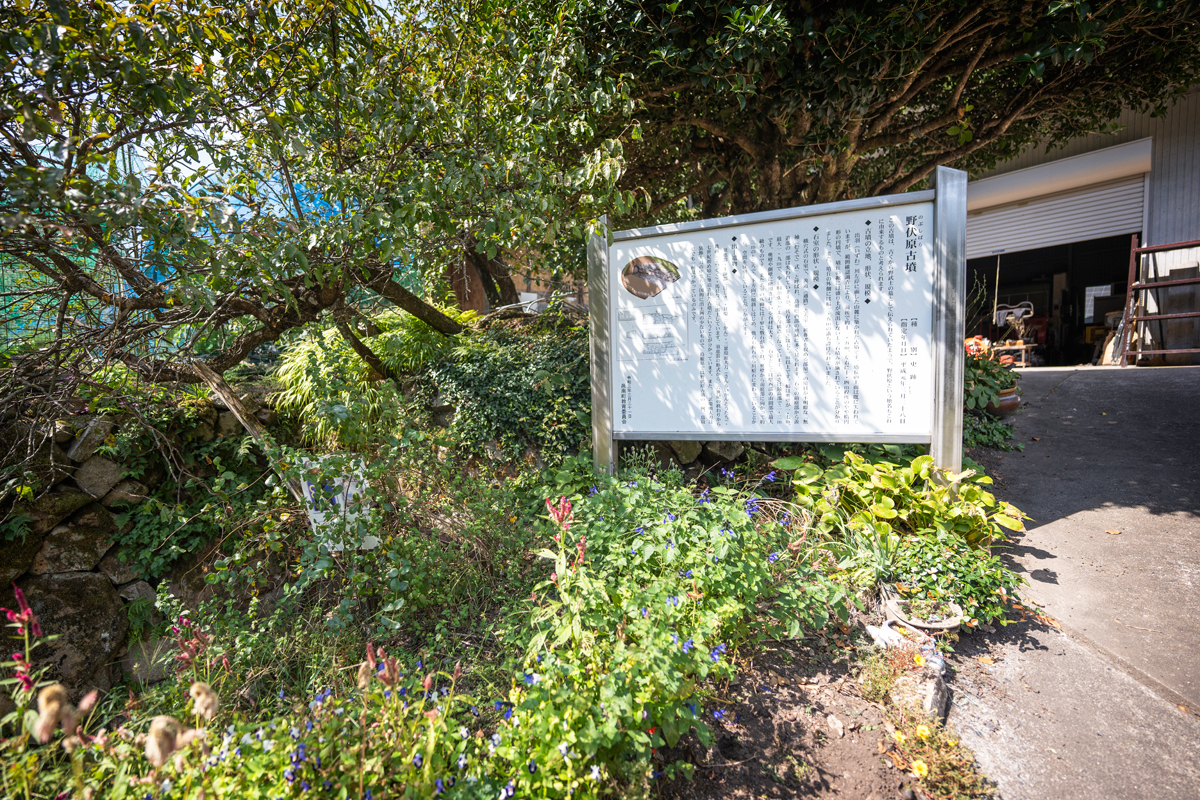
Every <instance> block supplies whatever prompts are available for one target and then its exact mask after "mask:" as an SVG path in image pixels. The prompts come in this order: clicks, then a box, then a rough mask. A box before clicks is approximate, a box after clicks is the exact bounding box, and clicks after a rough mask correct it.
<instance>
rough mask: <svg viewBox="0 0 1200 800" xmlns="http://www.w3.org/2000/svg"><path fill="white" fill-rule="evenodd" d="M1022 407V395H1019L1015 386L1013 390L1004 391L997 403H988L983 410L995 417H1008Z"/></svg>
mask: <svg viewBox="0 0 1200 800" xmlns="http://www.w3.org/2000/svg"><path fill="white" fill-rule="evenodd" d="M1020 406H1021V395H1019V394H1017V387H1015V386H1014V387H1012V388H1011V389H1004V390H1002V391H1001V392H1000V394H999V397H998V398H997V399H996V402H994V403H988V404H987V405H986V406H984V409H983V410H984V411H986V412H988V413H989V414H991V415H992V416H994V417H1007V416H1008V415H1009V414H1011V413H1013V412H1014V411H1016V410H1017V409H1018V408H1019V407H1020Z"/></svg>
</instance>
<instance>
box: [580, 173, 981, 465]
mask: <svg viewBox="0 0 1200 800" xmlns="http://www.w3.org/2000/svg"><path fill="white" fill-rule="evenodd" d="M930 201H932V202H933V207H934V211H933V225H932V229H933V260H934V275H933V309H932V311H933V320H932V324H933V330H932V337H931V338H932V342H933V352H932V357H933V364H932V366H933V370H932V379H933V387H932V397H933V416H932V426H931V431H930V435H929V436H924V435H920V436H913V435H890V434H854V433H849V434H837V433H829V434H826V433H801V432H796V433H777V432H773V433H766V432H754V431H743V432H737V431H731V432H724V433H695V432H679V433H678V434H672V435H671V436H670V437H669V438H667V437H663V438H647V437H645V436H643V435H635V436H629V435H627V434H617V435H614V430H613V427H614V426H613V396H612V361H613V346H612V331H611V330H610V329H609V324H610V323H609V320H610V313H609V312H610V308H611V303H612V302H613V298H612V297H610V295H609V288H610V286H611V281H610V277H611V276H610V274H609V273H610V269H611V265H610V264H609V246H610V245H611V244H612V243H613V242H618V241H623V240H635V239H649V238H653V237H659V236H666V235H670V234H675V233H684V232H691V231H707V230H715V229H721V228H736V227H740V226H744V225H753V224H759V223H764V222H781V221H785V220H795V219H804V218H811V217H820V216H825V215H829V214H840V213H844V212H847V211H860V210H864V209H877V208H887V207H889V206H900V205H909V204H913V203H928V202H930ZM966 239H967V173H965V172H963V171H961V170H956V169H951V168H949V167H938V168H937V170H936V172H935V173H934V176H933V188H932V189H930V190H926V191H921V192H906V193H903V194H892V195H882V196H879V197H867V198H862V199H859V200H843V201H840V202H836V203H822V204H819V205H812V206H803V207H799V208H785V209H779V210H777V211H764V212H759V213H755V214H742V215H738V216H733V217H719V218H715V219H703V220H697V221H695V222H684V223H678V224H672V225H658V226H653V227H647V228H636V229H632V230H625V231H616V232H612V231H610V230H609V227H608V218H607V216H604V217H601V218H600V220H599V225H598V226H597V227H596V229H595V230H594V231H593V233H592V235H591V236H590V237H589V238H588V244H587V261H588V316H589V322H590V351H591V382H592V455H593V458H594V460H595V464H596V468H597V469H598V470H600V471H603V472H607V473H609V474H615V472H616V467H617V445H616V443H617V441H619V440H621V441H631V440H632V441H682V440H695V441H776V442H847V443H850V442H862V443H894V444H928V445H929V452H930V455H932V456H933V460H934V464H936V465H937V466H938V467H940V468H942V469H946V470H949V471H951V472H959V471H961V469H962V426H963V371H964V349H963V339H964V338H965V336H966V315H965V302H966Z"/></svg>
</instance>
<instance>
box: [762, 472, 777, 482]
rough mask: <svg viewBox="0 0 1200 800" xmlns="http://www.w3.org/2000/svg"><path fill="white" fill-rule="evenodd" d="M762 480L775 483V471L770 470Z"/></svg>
mask: <svg viewBox="0 0 1200 800" xmlns="http://www.w3.org/2000/svg"><path fill="white" fill-rule="evenodd" d="M763 480H764V481H769V482H770V483H774V482H775V470H771V471H770V472H768V473H767V476H766V477H765V478H763Z"/></svg>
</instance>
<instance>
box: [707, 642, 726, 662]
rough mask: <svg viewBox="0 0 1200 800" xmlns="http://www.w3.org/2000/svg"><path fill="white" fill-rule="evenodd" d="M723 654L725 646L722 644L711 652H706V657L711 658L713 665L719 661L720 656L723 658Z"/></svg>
mask: <svg viewBox="0 0 1200 800" xmlns="http://www.w3.org/2000/svg"><path fill="white" fill-rule="evenodd" d="M724 654H725V645H723V644H719V645H717V646H716V647H714V648H713V649H712V650H710V651H709V652H708V655H709V656H710V657H711V658H712V660H713V663H714V664H715V663H716V662H718V661H720V660H721V656H723V655H724Z"/></svg>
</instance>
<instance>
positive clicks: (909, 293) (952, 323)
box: [588, 168, 967, 472]
mask: <svg viewBox="0 0 1200 800" xmlns="http://www.w3.org/2000/svg"><path fill="white" fill-rule="evenodd" d="M966 184H967V181H966V174H965V173H963V172H960V171H958V170H952V169H947V168H939V169H938V170H937V174H936V176H935V180H934V188H933V189H932V190H930V191H924V192H910V193H907V194H900V195H889V196H885V197H872V198H864V199H862V200H848V201H843V202H838V203H826V204H823V205H817V206H808V207H804V208H790V209H782V210H779V211H769V212H764V213H759V214H747V215H743V216H738V217H726V218H721V219H708V220H699V221H696V222H688V223H681V224H676V225H661V226H656V227H651V228H640V229H636V230H627V231H617V232H616V233H611V232H610V231H609V230H608V225H607V220H606V219H602V220H601V225H600V226H599V227H598V228H597V231H596V232H595V234H594V235H593V236H592V237H591V239H590V241H589V243H588V292H589V313H590V317H591V355H592V441H593V454H594V456H595V460H596V466H597V468H598V469H602V470H605V471H609V472H611V471H612V470H614V469H615V466H616V450H615V442H616V441H617V440H622V439H626V440H667V441H672V440H698V441H721V440H732V441H792V442H889V443H914V444H927V445H929V447H930V453H931V454H932V455H933V458H934V461H935V463H936V464H937V465H938V466H940V467H943V468H945V469H950V470H953V471H956V472H957V471H959V470H960V469H961V464H962V392H963V386H962V380H963V337H964V313H963V302H964V297H965V273H966V270H965V266H966V265H965V252H966V248H965V243H966Z"/></svg>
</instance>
